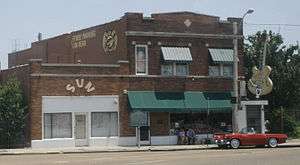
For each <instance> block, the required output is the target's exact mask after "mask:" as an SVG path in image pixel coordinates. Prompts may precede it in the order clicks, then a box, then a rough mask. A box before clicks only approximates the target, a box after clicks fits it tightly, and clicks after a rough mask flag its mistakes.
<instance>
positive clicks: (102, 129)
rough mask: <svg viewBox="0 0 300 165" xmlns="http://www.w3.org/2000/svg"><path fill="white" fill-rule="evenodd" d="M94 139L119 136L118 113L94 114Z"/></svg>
mask: <svg viewBox="0 0 300 165" xmlns="http://www.w3.org/2000/svg"><path fill="white" fill-rule="evenodd" d="M91 118H92V137H109V136H117V135H118V115H117V113H116V112H93V113H92V116H91Z"/></svg>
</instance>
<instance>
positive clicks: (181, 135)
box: [176, 128, 196, 145]
mask: <svg viewBox="0 0 300 165" xmlns="http://www.w3.org/2000/svg"><path fill="white" fill-rule="evenodd" d="M176 134H177V137H178V141H177V144H182V145H183V144H195V141H196V133H195V131H194V130H193V129H191V128H189V129H184V128H181V129H179V130H177V133H176Z"/></svg>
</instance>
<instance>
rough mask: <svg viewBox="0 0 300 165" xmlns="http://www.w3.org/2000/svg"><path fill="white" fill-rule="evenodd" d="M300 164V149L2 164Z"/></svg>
mask: <svg viewBox="0 0 300 165" xmlns="http://www.w3.org/2000/svg"><path fill="white" fill-rule="evenodd" d="M102 164H103V165H123V164H124V165H166V164H168V165H182V164H183V165H202V164H203V165H216V164H218V165H219V164H224V165H240V164H242V165H269V164H270V165H299V164H300V148H275V149H271V148H259V149H253V148H248V149H238V150H232V149H227V150H219V149H217V150H215V149H214V150H192V151H191V150H190V151H168V152H119V153H84V154H82V153H81V154H44V155H2V156H0V165H102Z"/></svg>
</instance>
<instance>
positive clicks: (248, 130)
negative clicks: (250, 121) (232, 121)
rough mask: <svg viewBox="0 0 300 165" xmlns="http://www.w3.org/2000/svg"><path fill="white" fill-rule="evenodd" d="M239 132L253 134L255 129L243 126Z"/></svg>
mask: <svg viewBox="0 0 300 165" xmlns="http://www.w3.org/2000/svg"><path fill="white" fill-rule="evenodd" d="M239 133H241V134H255V129H254V128H253V127H245V128H242V129H241V130H240V132H239Z"/></svg>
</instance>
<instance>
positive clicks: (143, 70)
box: [135, 45, 148, 74]
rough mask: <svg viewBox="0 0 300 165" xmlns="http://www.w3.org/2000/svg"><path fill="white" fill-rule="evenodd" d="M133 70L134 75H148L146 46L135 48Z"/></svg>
mask: <svg viewBox="0 0 300 165" xmlns="http://www.w3.org/2000/svg"><path fill="white" fill-rule="evenodd" d="M135 68H136V69H135V70H136V74H148V50H147V45H136V47H135Z"/></svg>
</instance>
